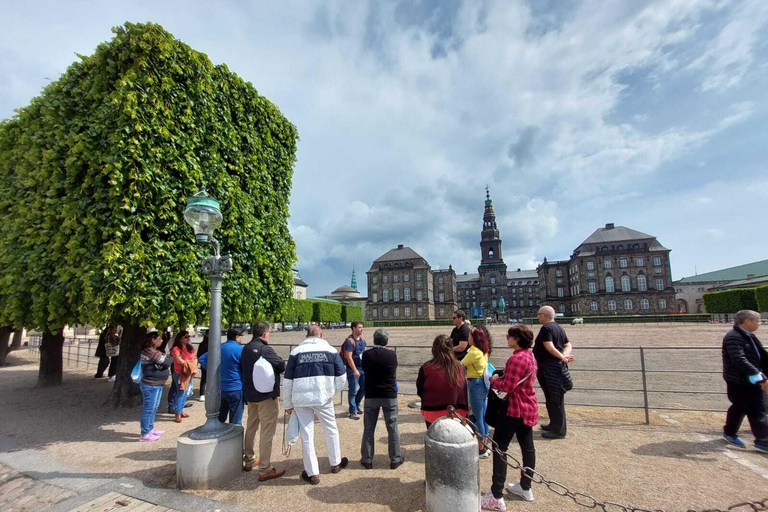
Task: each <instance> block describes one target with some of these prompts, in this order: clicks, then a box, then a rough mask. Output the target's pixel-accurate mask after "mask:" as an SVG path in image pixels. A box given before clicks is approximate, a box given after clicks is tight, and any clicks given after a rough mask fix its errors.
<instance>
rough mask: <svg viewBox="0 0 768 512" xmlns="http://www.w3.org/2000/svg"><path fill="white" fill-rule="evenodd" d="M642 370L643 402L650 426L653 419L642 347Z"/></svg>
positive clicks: (641, 348) (646, 420)
mask: <svg viewBox="0 0 768 512" xmlns="http://www.w3.org/2000/svg"><path fill="white" fill-rule="evenodd" d="M640 370H641V372H642V374H643V402H644V408H645V424H646V425H649V424H650V423H651V419H650V417H649V416H648V382H647V381H646V378H645V349H644V348H643V347H640Z"/></svg>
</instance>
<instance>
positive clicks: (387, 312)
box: [381, 308, 389, 318]
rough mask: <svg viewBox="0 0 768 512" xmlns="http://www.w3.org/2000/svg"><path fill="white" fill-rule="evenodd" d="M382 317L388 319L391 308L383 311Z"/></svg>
mask: <svg viewBox="0 0 768 512" xmlns="http://www.w3.org/2000/svg"><path fill="white" fill-rule="evenodd" d="M381 316H383V317H384V318H387V317H388V316H389V308H384V309H382V310H381Z"/></svg>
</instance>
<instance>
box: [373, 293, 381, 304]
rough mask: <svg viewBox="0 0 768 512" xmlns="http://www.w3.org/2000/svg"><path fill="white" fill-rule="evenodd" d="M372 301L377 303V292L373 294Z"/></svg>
mask: <svg viewBox="0 0 768 512" xmlns="http://www.w3.org/2000/svg"><path fill="white" fill-rule="evenodd" d="M372 299H373V302H379V294H378V293H377V292H373V296H372Z"/></svg>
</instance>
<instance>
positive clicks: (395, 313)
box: [392, 308, 400, 318]
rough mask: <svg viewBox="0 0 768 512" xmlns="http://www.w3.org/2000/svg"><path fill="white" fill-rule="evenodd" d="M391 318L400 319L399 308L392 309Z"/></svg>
mask: <svg viewBox="0 0 768 512" xmlns="http://www.w3.org/2000/svg"><path fill="white" fill-rule="evenodd" d="M392 316H394V317H395V318H400V308H394V309H393V310H392Z"/></svg>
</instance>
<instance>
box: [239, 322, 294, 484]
mask: <svg viewBox="0 0 768 512" xmlns="http://www.w3.org/2000/svg"><path fill="white" fill-rule="evenodd" d="M268 339H269V323H267V322H259V323H258V324H257V325H256V328H255V329H254V331H253V339H252V340H251V342H250V343H248V344H247V345H246V346H245V347H243V355H242V357H241V358H240V368H241V370H242V374H243V398H244V399H245V403H246V404H247V405H248V422H247V424H246V427H245V455H244V456H243V461H244V465H243V469H244V470H245V471H251V470H252V469H253V466H254V464H258V470H259V481H260V482H264V481H266V480H271V479H273V478H279V477H281V476H283V475H284V474H285V469H279V468H276V467H274V466H273V465H272V462H271V459H272V439H273V438H274V437H275V429H276V428H277V417H278V414H279V412H280V399H279V397H280V374H281V373H283V372H284V371H285V362H284V361H283V360H282V359H281V358H280V356H278V355H277V354H276V353H275V350H274V349H273V348H272V347H270V346H269V344H268V343H267V340H268ZM260 358H264V359H265V360H266V361H267V362H268V363H269V364H270V365H272V370H273V371H274V374H275V385H274V387H273V388H272V390H271V391H267V392H260V391H259V390H257V389H256V387H255V385H254V382H253V368H254V365H256V363H257V361H258V360H259V359H260ZM259 426H261V436H260V437H259V456H260V457H261V460H259V459H257V458H256V454H255V453H254V450H253V445H254V443H255V442H256V431H257V430H259Z"/></svg>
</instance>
